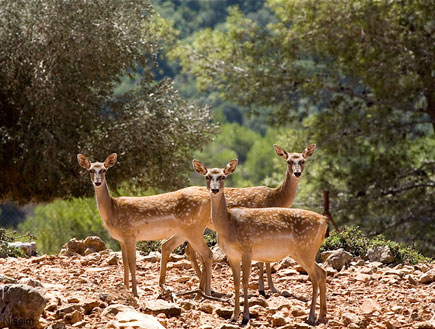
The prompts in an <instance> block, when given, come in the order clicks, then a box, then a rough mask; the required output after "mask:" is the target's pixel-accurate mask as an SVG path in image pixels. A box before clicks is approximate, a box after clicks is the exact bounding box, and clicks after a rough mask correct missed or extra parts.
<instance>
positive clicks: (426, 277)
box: [419, 268, 435, 283]
mask: <svg viewBox="0 0 435 329" xmlns="http://www.w3.org/2000/svg"><path fill="white" fill-rule="evenodd" d="M419 281H420V282H421V283H431V282H434V281H435V268H432V269H431V270H429V271H427V272H426V273H424V274H422V275H421V276H420V278H419Z"/></svg>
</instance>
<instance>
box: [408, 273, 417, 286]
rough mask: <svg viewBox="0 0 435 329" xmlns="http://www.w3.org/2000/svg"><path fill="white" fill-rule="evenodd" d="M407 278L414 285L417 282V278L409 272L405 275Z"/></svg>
mask: <svg viewBox="0 0 435 329" xmlns="http://www.w3.org/2000/svg"><path fill="white" fill-rule="evenodd" d="M405 279H406V280H408V282H409V283H410V284H412V285H416V284H417V280H415V279H414V277H413V276H412V275H411V274H408V275H406V276H405Z"/></svg>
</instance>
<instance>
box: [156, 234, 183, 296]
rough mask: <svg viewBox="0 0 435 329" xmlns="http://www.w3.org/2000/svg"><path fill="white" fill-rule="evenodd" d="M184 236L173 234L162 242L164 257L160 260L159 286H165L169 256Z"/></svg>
mask: <svg viewBox="0 0 435 329" xmlns="http://www.w3.org/2000/svg"><path fill="white" fill-rule="evenodd" d="M183 241H184V238H183V237H181V236H177V235H173V236H172V237H170V238H169V239H167V240H166V241H164V242H163V244H162V259H161V260H160V279H159V286H160V288H162V289H164V288H165V282H166V266H167V264H168V260H169V256H170V254H171V252H172V250H174V249H175V248H177V247H178V246H179V245H180V244H182V243H183Z"/></svg>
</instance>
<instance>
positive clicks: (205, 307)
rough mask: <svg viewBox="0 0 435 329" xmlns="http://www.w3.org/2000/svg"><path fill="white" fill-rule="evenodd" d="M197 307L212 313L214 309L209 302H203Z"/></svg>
mask: <svg viewBox="0 0 435 329" xmlns="http://www.w3.org/2000/svg"><path fill="white" fill-rule="evenodd" d="M199 309H200V310H201V311H203V312H204V313H208V314H212V313H213V310H214V307H213V305H211V304H210V303H204V304H201V306H200V307H199Z"/></svg>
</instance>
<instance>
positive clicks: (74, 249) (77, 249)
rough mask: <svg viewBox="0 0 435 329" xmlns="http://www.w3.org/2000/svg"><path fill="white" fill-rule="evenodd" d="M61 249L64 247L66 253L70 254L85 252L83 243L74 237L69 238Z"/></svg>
mask: <svg viewBox="0 0 435 329" xmlns="http://www.w3.org/2000/svg"><path fill="white" fill-rule="evenodd" d="M62 249H65V250H66V252H67V253H68V255H70V254H80V255H83V253H84V252H85V244H84V243H83V241H81V240H77V239H76V238H72V239H71V240H69V241H68V242H67V243H66V244H64V246H63V247H62Z"/></svg>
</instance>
